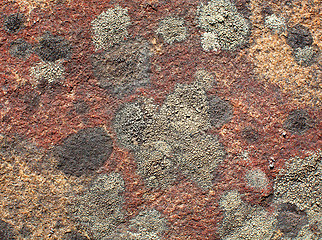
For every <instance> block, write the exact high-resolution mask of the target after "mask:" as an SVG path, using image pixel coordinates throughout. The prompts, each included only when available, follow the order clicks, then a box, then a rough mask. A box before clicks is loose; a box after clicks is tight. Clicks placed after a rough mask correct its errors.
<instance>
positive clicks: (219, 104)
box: [208, 96, 233, 128]
mask: <svg viewBox="0 0 322 240" xmlns="http://www.w3.org/2000/svg"><path fill="white" fill-rule="evenodd" d="M208 105H209V108H208V113H209V117H210V122H211V125H212V126H214V127H216V128H220V127H222V126H223V125H224V124H225V123H228V122H229V121H230V120H231V119H232V117H233V107H232V105H231V104H230V103H229V101H226V100H223V99H221V98H219V97H217V96H209V97H208Z"/></svg>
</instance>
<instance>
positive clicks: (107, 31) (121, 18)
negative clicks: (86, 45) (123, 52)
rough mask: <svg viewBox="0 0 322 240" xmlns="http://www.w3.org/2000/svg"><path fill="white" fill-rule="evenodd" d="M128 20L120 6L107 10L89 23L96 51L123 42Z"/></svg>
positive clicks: (126, 33) (124, 10)
mask: <svg viewBox="0 0 322 240" xmlns="http://www.w3.org/2000/svg"><path fill="white" fill-rule="evenodd" d="M130 20H131V19H130V17H129V15H128V10H127V9H126V8H122V7H120V6H116V7H114V8H110V9H107V10H106V11H104V12H102V13H101V14H100V15H99V16H97V17H96V18H95V19H94V20H93V21H92V23H91V25H92V31H93V42H94V44H95V47H96V50H98V49H101V48H103V49H108V48H109V47H111V46H113V45H115V44H117V43H120V42H122V41H124V39H125V38H127V36H128V31H127V27H128V26H129V25H130V24H131V22H130Z"/></svg>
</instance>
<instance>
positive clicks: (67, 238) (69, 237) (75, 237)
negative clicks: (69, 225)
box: [62, 231, 88, 240]
mask: <svg viewBox="0 0 322 240" xmlns="http://www.w3.org/2000/svg"><path fill="white" fill-rule="evenodd" d="M62 240H88V238H87V237H85V236H83V235H82V234H80V233H79V232H76V231H72V232H67V233H65V234H64V236H63V238H62Z"/></svg>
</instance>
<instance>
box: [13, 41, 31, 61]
mask: <svg viewBox="0 0 322 240" xmlns="http://www.w3.org/2000/svg"><path fill="white" fill-rule="evenodd" d="M31 52H32V46H31V44H29V43H27V42H26V41H25V40H24V39H22V38H19V39H17V40H15V41H13V42H11V43H10V48H9V53H10V55H11V56H13V57H16V58H19V59H26V58H28V57H29V56H30V54H31Z"/></svg>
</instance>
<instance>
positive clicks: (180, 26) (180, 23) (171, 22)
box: [156, 17, 187, 44]
mask: <svg viewBox="0 0 322 240" xmlns="http://www.w3.org/2000/svg"><path fill="white" fill-rule="evenodd" d="M156 32H157V33H158V34H160V35H161V36H162V37H163V39H164V40H165V41H166V42H167V43H169V44H172V43H173V42H175V41H177V42H181V41H183V40H185V39H186V37H187V27H186V26H185V22H184V20H183V19H181V18H177V17H167V18H165V19H163V20H162V21H161V22H160V24H159V27H158V29H157V31H156Z"/></svg>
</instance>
